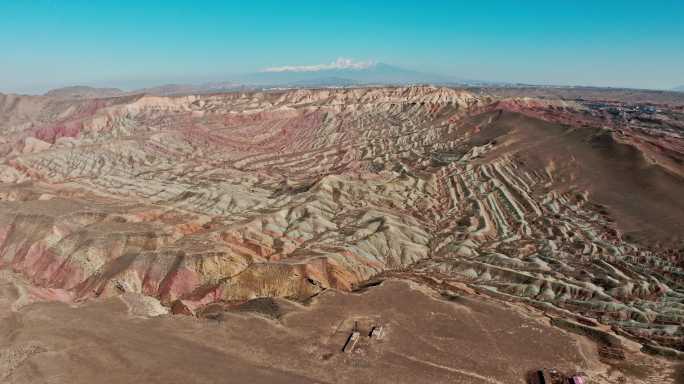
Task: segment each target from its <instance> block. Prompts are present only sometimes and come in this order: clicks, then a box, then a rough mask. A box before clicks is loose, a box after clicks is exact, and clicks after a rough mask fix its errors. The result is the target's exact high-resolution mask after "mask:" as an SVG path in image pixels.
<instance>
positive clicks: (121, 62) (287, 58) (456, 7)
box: [0, 0, 684, 92]
mask: <svg viewBox="0 0 684 384" xmlns="http://www.w3.org/2000/svg"><path fill="white" fill-rule="evenodd" d="M0 49H1V52H2V53H1V54H0V92H10V91H11V92H41V91H43V90H45V89H47V88H50V87H56V86H63V85H70V84H89V85H98V86H102V85H111V86H119V87H123V88H131V87H139V86H148V85H152V84H159V83H167V82H186V81H205V80H229V79H230V77H231V74H238V73H245V72H254V71H256V70H259V69H261V68H265V67H271V66H281V65H314V64H321V63H329V62H331V61H333V60H335V59H336V58H338V57H348V58H353V59H356V60H377V61H380V62H385V63H388V64H393V65H397V66H401V67H405V68H409V69H415V70H421V71H425V72H434V73H439V74H444V75H450V76H455V77H459V78H465V79H476V80H495V81H516V82H529V83H546V84H548V83H553V84H580V85H605V86H627V87H641V88H671V87H674V86H677V85H684V0H669V1H666V0H652V1H646V2H644V1H630V0H622V1H609V0H593V1H583V0H574V1H573V0H568V1H561V0H558V1H553V0H546V1H535V0H526V1H513V0H511V1H496V0H488V1H475V0H468V1H456V0H454V1H438V0H422V1H397V0H394V1H370V0H367V1H349V0H345V1H342V0H340V1H333V0H326V1H324V0H321V1H306V0H302V1H285V0H281V1H256V0H255V1H248V0H244V1H212V0H204V1H174V0H164V1H125V0H121V1H114V0H111V1H105V0H91V1H85V0H84V1H81V0H52V1H47V0H45V1H39V0H35V1H29V0H25V1H23V0H2V1H0Z"/></svg>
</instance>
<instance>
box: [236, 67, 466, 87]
mask: <svg viewBox="0 0 684 384" xmlns="http://www.w3.org/2000/svg"><path fill="white" fill-rule="evenodd" d="M238 81H240V82H242V83H244V84H249V85H262V86H266V85H269V86H289V85H300V86H301V85H307V86H311V85H326V86H335V85H338V86H345V85H359V84H389V85H394V84H397V85H399V84H423V83H433V84H434V83H450V82H456V81H457V80H455V79H450V78H448V77H445V76H441V75H435V74H431V73H425V72H419V71H413V70H409V69H404V68H400V67H395V66H393V65H389V64H384V63H372V64H368V65H365V66H357V67H353V66H347V67H339V66H337V67H331V68H317V67H283V68H274V69H267V70H264V71H261V72H256V73H251V74H247V75H244V76H242V77H241V78H239V79H238Z"/></svg>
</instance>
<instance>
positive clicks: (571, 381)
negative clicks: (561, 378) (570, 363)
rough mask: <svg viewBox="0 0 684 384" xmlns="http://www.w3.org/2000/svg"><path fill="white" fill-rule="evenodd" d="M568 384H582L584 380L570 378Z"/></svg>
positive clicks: (578, 377)
mask: <svg viewBox="0 0 684 384" xmlns="http://www.w3.org/2000/svg"><path fill="white" fill-rule="evenodd" d="M568 383H569V384H584V383H585V382H584V378H582V376H577V375H575V376H572V377H571V378H569V379H568Z"/></svg>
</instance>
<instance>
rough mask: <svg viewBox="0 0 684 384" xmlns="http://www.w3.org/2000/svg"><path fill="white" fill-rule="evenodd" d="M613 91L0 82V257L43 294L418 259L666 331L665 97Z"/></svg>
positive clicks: (258, 292) (541, 302) (675, 246)
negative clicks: (102, 93) (640, 104)
mask: <svg viewBox="0 0 684 384" xmlns="http://www.w3.org/2000/svg"><path fill="white" fill-rule="evenodd" d="M610 108H618V107H616V106H606V107H605V108H603V106H596V105H594V104H587V103H581V102H569V101H560V100H540V99H526V98H515V99H505V100H494V99H491V98H489V97H487V96H475V95H473V94H470V93H468V92H465V91H458V90H453V89H446V88H433V87H409V88H368V89H336V90H296V91H286V92H255V93H227V94H217V95H202V96H183V97H154V96H126V97H120V98H109V99H95V100H61V99H60V100H56V99H51V98H49V97H18V96H1V97H0V131H1V133H2V135H1V138H0V154H1V155H2V162H1V163H0V180H1V181H2V186H0V200H2V201H1V202H0V244H1V245H0V268H7V269H12V270H14V271H17V272H20V273H22V274H23V275H24V276H25V277H26V278H28V279H30V280H31V281H32V282H33V283H34V284H35V285H36V286H38V287H42V290H41V293H40V295H43V296H44V297H47V298H54V299H59V300H66V301H71V300H83V299H87V298H90V297H94V296H110V295H118V294H120V293H123V292H138V293H143V294H145V295H150V296H154V297H157V298H159V299H160V300H161V301H162V303H164V304H165V305H167V306H171V307H173V308H175V309H176V310H179V311H184V312H188V311H190V312H194V311H201V310H202V308H203V307H205V306H206V305H207V304H209V303H216V302H219V303H230V302H233V301H240V300H247V299H252V298H255V297H271V296H277V297H287V298H295V299H306V298H309V297H311V296H313V295H316V294H318V293H319V292H321V291H323V290H325V289H327V288H336V289H340V290H351V289H353V288H354V287H356V286H358V285H359V284H362V283H364V282H365V281H367V280H369V279H371V278H374V277H378V276H383V275H398V276H401V277H403V278H409V279H415V280H417V281H423V280H424V279H425V278H429V279H432V281H433V282H434V281H438V282H439V284H447V285H448V284H467V285H468V286H469V287H470V288H472V289H475V290H476V291H479V292H481V293H485V294H487V295H492V296H496V297H498V298H505V299H506V300H522V301H525V302H527V303H529V304H531V305H534V306H537V307H539V308H543V309H544V310H546V311H549V312H551V313H554V314H557V315H559V316H562V317H567V318H572V319H579V320H581V321H583V322H585V323H594V322H595V321H599V322H600V323H603V324H605V325H610V326H613V327H614V329H615V330H616V331H618V332H621V333H623V334H626V335H630V336H631V337H633V338H637V339H640V340H645V342H648V343H654V344H660V345H662V346H667V347H672V348H675V349H680V350H681V349H684V345H683V344H682V342H683V337H682V336H683V332H684V331H683V330H682V327H681V324H682V322H683V321H684V288H683V287H682V282H683V278H682V276H683V275H682V260H683V255H682V248H683V247H684V243H683V240H684V199H682V197H681V196H684V177H683V175H684V167H683V165H682V161H683V159H684V155H683V154H684V141H682V134H683V132H684V123H683V121H684V119H683V118H682V116H683V112H682V110H681V107H672V108H670V107H667V106H659V107H658V108H657V109H656V108H653V110H650V109H649V110H647V111H641V110H639V109H638V108H637V109H634V110H632V109H624V108H627V107H624V106H620V107H619V108H623V109H620V110H618V112H617V113H615V111H613V110H612V109H610ZM629 108H631V107H629ZM677 108H679V109H677Z"/></svg>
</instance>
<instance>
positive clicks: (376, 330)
mask: <svg viewBox="0 0 684 384" xmlns="http://www.w3.org/2000/svg"><path fill="white" fill-rule="evenodd" d="M383 334H384V328H383V327H382V325H376V326H375V327H373V329H372V330H371V333H370V335H369V336H370V338H371V339H374V340H380V339H382V336H383Z"/></svg>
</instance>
